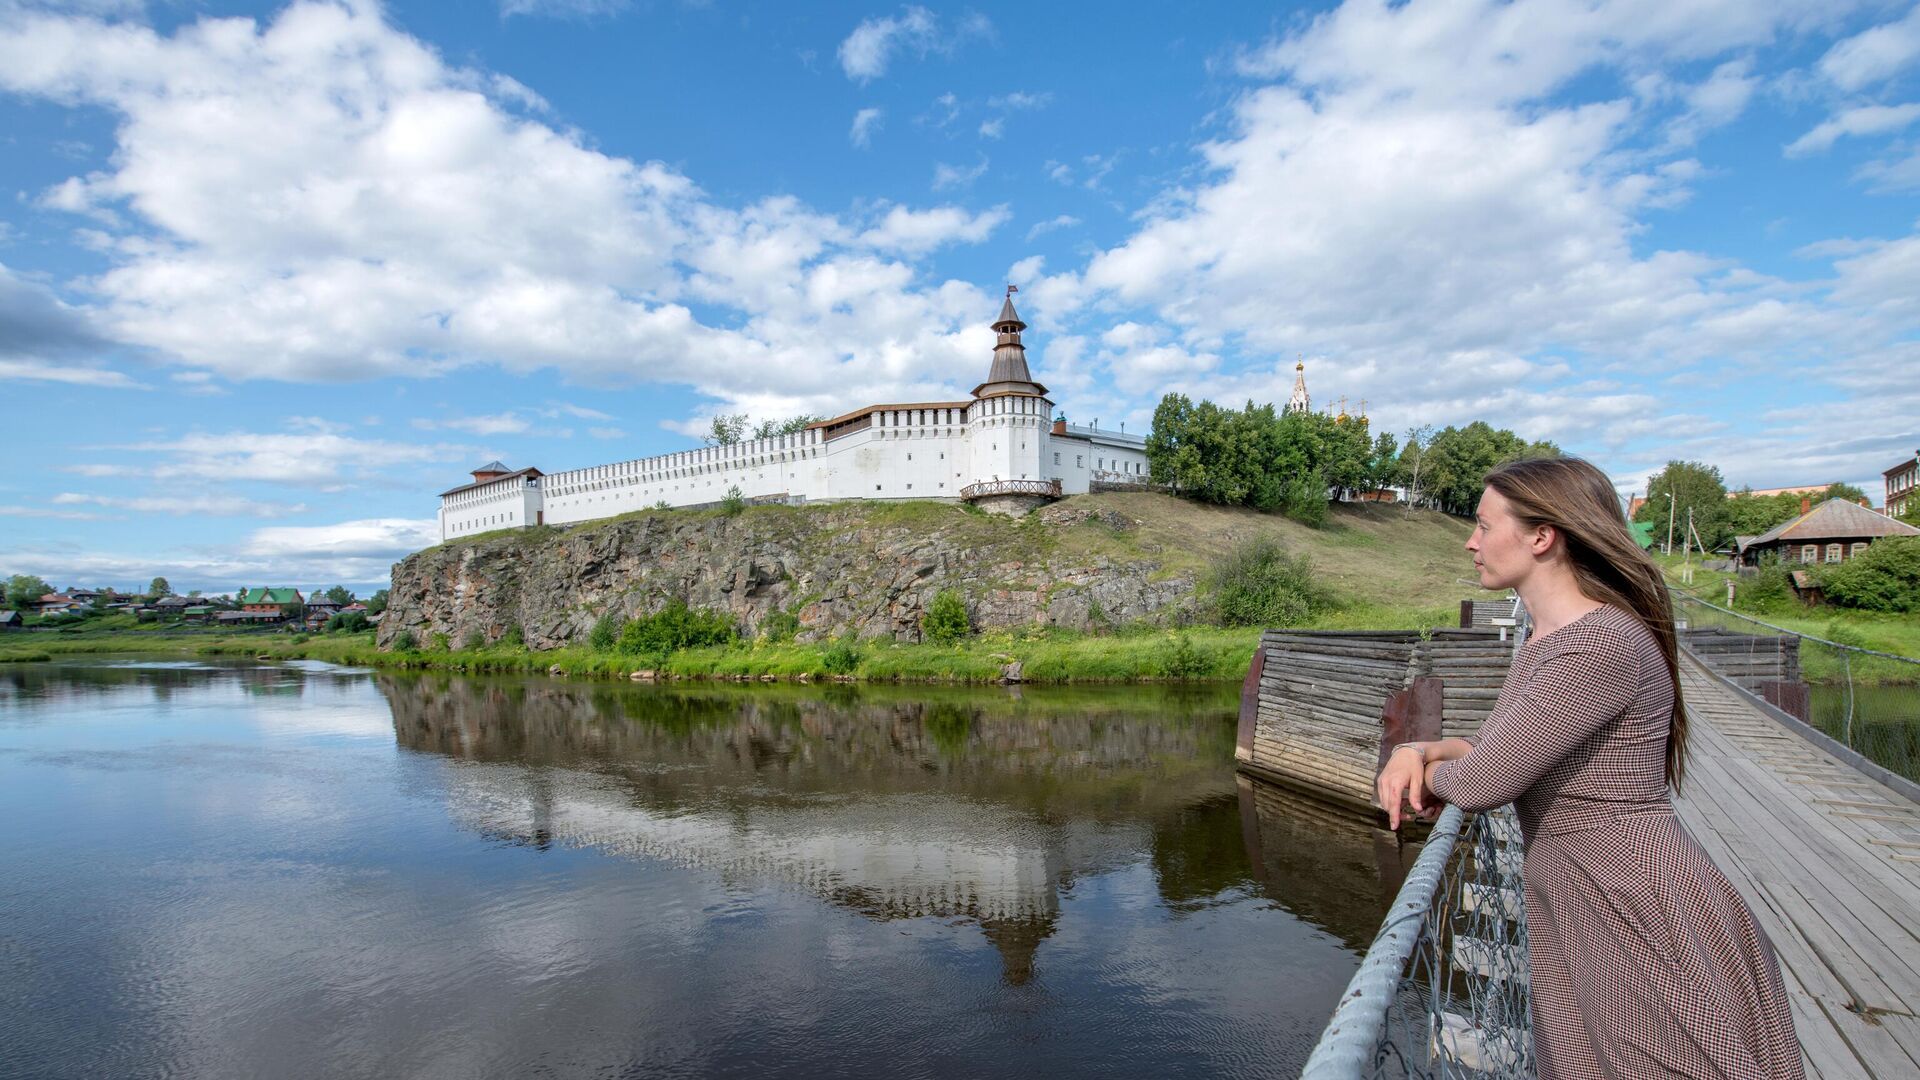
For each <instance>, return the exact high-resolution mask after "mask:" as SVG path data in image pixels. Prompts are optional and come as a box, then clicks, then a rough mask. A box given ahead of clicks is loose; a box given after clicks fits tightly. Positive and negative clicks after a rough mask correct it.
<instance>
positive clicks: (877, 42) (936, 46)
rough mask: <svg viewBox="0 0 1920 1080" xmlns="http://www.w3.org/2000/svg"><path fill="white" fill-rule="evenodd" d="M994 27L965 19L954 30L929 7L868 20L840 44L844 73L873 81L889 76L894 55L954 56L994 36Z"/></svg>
mask: <svg viewBox="0 0 1920 1080" xmlns="http://www.w3.org/2000/svg"><path fill="white" fill-rule="evenodd" d="M992 33H993V26H992V24H991V23H989V22H988V21H987V20H986V17H985V16H981V15H973V16H969V17H968V18H965V19H962V20H961V21H960V22H959V23H957V24H956V25H954V26H953V27H952V28H947V27H945V26H943V25H942V24H941V22H940V18H939V16H937V15H935V14H934V13H933V12H931V11H928V10H927V9H926V8H923V7H919V6H911V7H907V8H905V9H903V10H902V11H901V12H900V14H899V15H885V16H880V17H877V18H872V19H867V20H865V21H863V22H861V23H860V25H858V26H856V27H854V28H853V32H852V33H850V34H848V35H847V38H846V40H845V41H842V42H841V43H840V53H839V55H840V70H842V71H844V72H846V75H847V78H849V79H853V80H855V81H856V82H862V83H865V82H871V81H873V80H874V79H877V78H879V77H880V76H882V75H885V74H886V73H887V67H888V65H890V64H891V63H892V62H893V57H894V54H896V53H900V52H911V53H913V54H914V55H916V56H920V57H923V58H924V57H925V56H927V55H928V54H930V53H942V54H951V53H952V52H953V51H954V50H955V49H957V48H959V46H960V45H961V44H963V43H965V42H966V41H969V40H973V39H977V38H984V37H990V36H991V35H992Z"/></svg>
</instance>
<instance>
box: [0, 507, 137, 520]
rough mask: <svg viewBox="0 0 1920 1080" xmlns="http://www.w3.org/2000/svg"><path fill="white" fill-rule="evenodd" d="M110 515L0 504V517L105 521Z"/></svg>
mask: <svg viewBox="0 0 1920 1080" xmlns="http://www.w3.org/2000/svg"><path fill="white" fill-rule="evenodd" d="M110 516H111V515H108V514H95V513H90V512H88V511H85V510H54V509H51V508H49V507H45V506H0V517H25V518H52V519H54V520H57V521H106V520H108V519H109V517H110Z"/></svg>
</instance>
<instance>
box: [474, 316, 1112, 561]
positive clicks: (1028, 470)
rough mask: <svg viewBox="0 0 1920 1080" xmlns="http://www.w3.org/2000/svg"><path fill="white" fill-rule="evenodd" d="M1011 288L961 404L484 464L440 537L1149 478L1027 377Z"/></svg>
mask: <svg viewBox="0 0 1920 1080" xmlns="http://www.w3.org/2000/svg"><path fill="white" fill-rule="evenodd" d="M1013 291H1014V290H1013V289H1011V288H1009V289H1008V292H1007V299H1006V302H1005V303H1003V304H1002V305H1001V307H1000V317H999V318H998V319H995V320H994V323H993V330H994V334H995V343H994V347H993V361H992V364H991V366H990V367H989V368H988V369H987V377H986V379H985V380H984V381H983V382H981V383H980V385H978V386H976V387H974V388H973V393H972V394H971V395H970V396H969V397H968V398H967V399H965V400H963V401H916V402H905V403H901V404H891V405H867V406H864V407H862V408H858V409H855V410H853V411H852V412H848V413H843V414H841V415H839V416H836V417H833V418H832V419H830V420H822V421H820V422H818V423H815V424H813V425H810V426H809V427H807V428H805V429H804V430H802V431H800V432H797V433H795V434H792V435H781V436H777V437H774V438H769V439H751V440H746V441H742V442H737V443H730V444H727V445H723V446H708V447H703V448H701V449H698V450H683V451H680V452H678V453H673V454H661V455H659V456H656V457H648V458H636V459H634V460H631V461H620V462H614V463H612V464H607V465H591V466H588V467H586V468H582V469H570V470H568V471H566V472H557V473H543V472H541V471H540V470H539V469H533V468H527V469H509V468H508V467H507V466H506V465H504V464H502V463H500V462H498V461H491V462H488V463H487V464H485V465H483V466H481V467H480V468H478V469H475V470H474V472H473V481H472V482H471V483H466V484H461V485H460V486H459V487H456V488H452V489H451V490H448V491H444V492H442V493H441V494H440V538H441V540H443V541H445V540H452V539H456V538H458V537H462V536H472V535H475V534H477V533H482V532H489V531H492V530H495V529H510V528H522V527H525V526H529V525H567V524H572V523H574V522H580V521H591V520H594V519H596V518H607V517H613V516H614V515H616V514H625V513H628V512H630V511H634V510H644V509H647V508H649V507H656V506H661V505H665V506H669V507H695V506H710V505H713V504H716V503H719V502H720V501H722V500H723V499H725V498H726V497H727V495H728V493H729V491H731V490H732V489H734V488H738V489H739V493H740V495H741V496H743V497H745V498H746V499H747V500H748V501H750V502H765V503H787V504H793V505H798V504H804V503H809V502H828V501H841V500H848V499H939V500H944V501H947V502H965V503H971V504H973V505H976V506H979V507H981V508H982V509H986V510H990V511H994V512H998V513H1015V514H1017V513H1025V512H1027V511H1028V510H1031V509H1033V508H1034V507H1037V506H1040V505H1042V504H1044V503H1047V502H1049V501H1051V500H1053V499H1058V498H1061V497H1062V496H1066V495H1078V494H1085V493H1086V492H1088V491H1092V490H1095V488H1096V486H1097V485H1107V484H1141V483H1145V482H1146V481H1147V449H1146V446H1147V443H1146V439H1145V438H1144V437H1143V436H1140V435H1134V434H1130V433H1126V432H1119V431H1107V430H1101V429H1098V428H1093V427H1080V426H1077V425H1073V424H1069V423H1067V422H1066V420H1065V418H1064V417H1063V416H1060V415H1058V414H1056V412H1055V410H1054V403H1053V401H1052V400H1051V399H1050V398H1048V397H1047V388H1046V387H1045V386H1042V385H1041V384H1040V383H1038V382H1035V381H1034V378H1033V374H1032V372H1031V371H1030V370H1029V369H1028V367H1027V349H1026V346H1025V345H1024V344H1022V343H1021V340H1020V333H1021V331H1023V330H1025V329H1026V328H1027V324H1026V323H1024V322H1022V321H1020V315H1019V313H1018V312H1016V311H1015V310H1014V307H1013Z"/></svg>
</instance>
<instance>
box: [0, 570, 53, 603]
mask: <svg viewBox="0 0 1920 1080" xmlns="http://www.w3.org/2000/svg"><path fill="white" fill-rule="evenodd" d="M52 591H53V586H52V585H49V584H47V579H46V578H43V577H41V576H39V575H38V574H15V575H13V576H12V577H10V578H8V579H7V606H8V607H9V608H14V609H22V608H26V607H28V606H29V605H31V604H32V603H33V602H34V601H35V600H38V599H40V598H41V597H43V596H45V595H47V594H48V593H50V592H52Z"/></svg>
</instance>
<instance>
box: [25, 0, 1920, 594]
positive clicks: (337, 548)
mask: <svg viewBox="0 0 1920 1080" xmlns="http://www.w3.org/2000/svg"><path fill="white" fill-rule="evenodd" d="M1917 136H1920V9H1916V8H1915V7H1914V5H1912V4H1894V3H1875V2H1859V3H1848V2H1844V0H1777V2H1767V0H1695V2H1681V0H1547V2H1528V0H1519V2H1514V3H1504V2H1501V3H1496V2H1492V0H1450V2H1447V3H1434V2H1430V0H1414V2H1411V3H1403V4H1393V5H1388V4H1385V3H1380V2H1349V3H1345V4H1306V5H1274V6H1268V7H1260V6H1255V5H1249V4H1220V5H1191V6H1189V7H1187V8H1182V9H1178V10H1177V11H1176V10H1175V9H1170V8H1166V7H1164V6H1155V5H1118V6H1116V5H1093V4H1088V5H996V4H979V5H973V6H948V5H940V4H929V5H925V6H920V5H898V4H895V5H883V4H804V5H802V4H790V3H728V2H722V0H713V2H709V3H684V2H673V0H659V2H653V3H646V2H641V0H633V2H620V0H504V2H502V3H500V4H499V5H498V6H496V7H487V6H483V5H481V4H474V3H463V4H451V3H442V4H429V3H419V2H401V3H390V4H386V5H384V6H383V5H378V4H374V3H346V2H328V3H311V2H310V3H297V4H293V5H286V6H283V5H257V4H238V3H223V2H206V3H188V2H176V3H153V4H141V3H137V2H115V0H93V2H80V3H74V2H68V3H61V4H50V3H38V2H22V0H0V191H5V192H8V193H10V194H11V197H10V198H7V199H5V200H4V201H0V388H4V390H5V392H6V394H7V397H8V399H9V405H10V408H8V409H7V415H8V418H9V423H8V425H7V429H6V438H5V440H4V446H5V451H4V453H5V454H6V460H7V464H8V465H9V466H10V467H9V468H7V469H6V470H5V471H4V475H0V573H16V572H22V571H28V572H35V573H40V574H42V575H44V576H47V577H49V578H50V579H52V580H53V581H54V582H55V583H56V584H60V585H68V584H114V585H135V584H144V582H145V581H146V580H147V578H149V577H151V576H152V575H153V574H155V573H161V574H166V575H167V576H168V577H169V578H170V580H171V581H172V582H173V584H174V585H175V586H176V587H177V588H182V589H185V588H205V589H209V590H218V591H224V590H227V589H231V588H233V587H235V586H237V585H241V584H260V583H262V582H266V581H272V582H274V583H286V584H295V585H299V586H303V587H306V586H312V585H316V584H332V583H335V582H346V583H349V584H353V585H357V586H362V587H366V586H370V585H375V584H378V583H380V582H382V581H383V580H384V578H385V575H386V569H387V567H388V566H389V565H390V564H391V563H392V562H393V561H394V560H395V559H397V558H398V557H400V556H402V555H404V554H405V553H407V552H408V551H411V550H414V549H416V548H417V547H419V546H422V545H424V544H426V543H429V542H431V541H432V540H433V539H434V538H435V534H434V530H433V526H432V518H433V511H434V508H435V500H434V497H433V496H434V494H435V492H437V491H439V490H441V489H443V488H445V487H448V486H452V485H453V484H454V483H456V482H458V481H459V480H460V479H461V478H462V476H463V474H464V473H465V471H466V470H468V469H471V468H472V467H473V466H474V465H476V464H478V463H480V462H482V461H485V460H487V459H488V458H496V457H497V458H500V459H502V460H504V461H506V462H508V463H509V464H510V465H513V466H515V467H520V466H525V465H538V466H539V467H541V468H543V469H548V470H554V469H564V468H570V467H576V466H581V465H587V464H594V463H599V462H606V461H614V460H622V459H626V458H629V457H635V456H640V455H644V454H650V453H659V452H664V451H668V450H673V449H679V448H684V447H686V446H689V445H693V444H694V439H693V438H692V436H693V434H694V433H696V432H697V431H698V430H700V429H701V428H702V427H704V425H705V423H706V420H707V419H708V418H709V417H711V416H712V415H713V414H714V413H716V412H721V411H725V412H736V411H744V412H748V413H750V414H752V415H754V416H755V417H756V418H767V417H775V418H779V417H786V416H790V415H794V414H796V413H800V412H812V413H822V414H831V413H835V412H839V411H844V410H845V409H848V408H851V407H854V406H857V405H860V404H864V403H867V402H871V401H900V400H915V399H928V398H932V399H943V398H948V397H951V396H953V395H954V394H955V393H958V392H964V391H965V389H966V388H968V387H970V386H971V385H973V383H975V382H976V381H978V378H979V377H980V375H981V373H982V372H983V371H984V370H985V367H986V365H987V362H988V356H989V348H990V343H991V336H990V334H989V332H988V330H987V328H986V323H987V320H988V319H989V318H991V316H992V315H993V313H994V312H995V311H996V310H997V304H998V301H997V297H998V295H999V293H1000V290H1001V288H1002V286H1003V285H1004V284H1005V283H1006V282H1009V281H1011V282H1016V283H1018V284H1019V285H1020V286H1021V290H1022V291H1021V294H1020V300H1021V303H1022V313H1023V314H1024V315H1025V316H1026V317H1027V319H1028V320H1029V322H1031V323H1032V324H1033V330H1032V331H1031V332H1030V333H1029V338H1028V340H1029V347H1030V355H1031V357H1032V359H1033V362H1034V366H1035V370H1036V374H1037V375H1038V377H1040V378H1041V379H1042V380H1043V381H1045V382H1046V383H1047V384H1048V386H1049V387H1051V388H1052V390H1053V391H1054V397H1055V399H1056V400H1057V401H1058V402H1059V403H1060V405H1061V407H1062V408H1063V409H1064V410H1065V411H1066V412H1067V413H1068V415H1069V416H1070V417H1072V418H1073V419H1075V420H1076V421H1082V422H1084V421H1091V420H1093V419H1095V418H1098V419H1099V420H1100V421H1101V422H1102V423H1103V424H1105V425H1108V426H1112V425H1113V424H1115V423H1117V422H1120V421H1125V422H1126V424H1127V426H1128V427H1129V429H1133V430H1140V429H1144V428H1145V426H1146V424H1147V421H1148V418H1149V416H1150V415H1151V412H1152V409H1153V405H1154V403H1155V402H1156V401H1157V400H1158V398H1159V396H1160V395H1161V394H1163V393H1165V392H1167V391H1170V390H1178V391H1181V392H1184V393H1188V394H1191V395H1195V396H1206V397H1212V398H1215V399H1217V400H1223V401H1234V402H1238V401H1241V400H1244V399H1246V398H1248V397H1252V398H1255V399H1258V400H1274V399H1279V400H1284V398H1285V396H1286V391H1287V387H1288V386H1289V385H1290V384H1291V381H1292V364H1293V361H1294V358H1295V357H1296V356H1304V357H1305V358H1306V361H1307V364H1308V378H1309V383H1310V385H1311V387H1312V389H1313V391H1314V393H1315V395H1316V398H1317V399H1318V400H1319V401H1321V402H1328V401H1333V400H1337V399H1338V398H1340V397H1341V396H1345V397H1346V398H1347V399H1348V400H1349V403H1350V404H1352V405H1356V406H1357V404H1358V402H1359V401H1360V400H1362V399H1365V400H1366V401H1367V402H1368V410H1369V413H1370V414H1371V416H1372V418H1373V420H1374V422H1375V424H1376V426H1384V427H1386V428H1388V429H1391V430H1394V431H1396V432H1399V431H1403V430H1405V429H1406V428H1408V427H1410V426H1412V425H1414V424H1419V423H1433V424H1436V425H1445V424H1448V423H1461V422H1465V421H1468V420H1472V419H1487V420H1490V421H1492V422H1494V423H1496V424H1500V425H1503V426H1509V427H1513V428H1515V429H1516V430H1518V431H1520V432H1522V433H1523V434H1526V435H1528V436H1530V437H1534V438H1551V439H1554V440H1556V441H1558V442H1559V443H1560V444H1561V445H1562V446H1563V447H1566V448H1567V449H1569V450H1571V451H1574V452H1577V453H1581V454H1583V455H1586V456H1589V457H1591V458H1593V459H1594V460H1595V461H1597V462H1598V463H1600V464H1601V465H1602V466H1603V467H1604V468H1606V469H1607V470H1608V471H1609V472H1611V473H1612V474H1613V475H1614V476H1615V477H1616V479H1617V481H1618V482H1619V484H1620V486H1621V488H1622V490H1623V491H1625V490H1630V489H1632V488H1635V487H1637V486H1639V485H1641V484H1643V483H1644V479H1645V477H1646V475H1647V474H1648V473H1649V472H1650V471H1652V470H1654V469H1656V468H1658V467H1659V466H1660V465H1661V464H1662V463H1663V462H1665V461H1666V460H1667V459H1669V458H1673V457H1681V458H1690V459H1699V460H1705V461H1709V462H1712V463H1715V464H1717V465H1719V466H1720V467H1721V468H1722V469H1723V470H1724V471H1725V473H1726V474H1727V476H1728V477H1729V479H1730V480H1731V481H1732V482H1734V483H1735V484H1736V485H1737V484H1751V485H1753V486H1756V487H1767V486H1777V485H1785V484H1799V483H1813V482H1826V481H1831V480H1836V479H1845V480H1849V481H1852V482H1854V483H1857V484H1860V485H1862V486H1863V487H1867V488H1868V490H1869V491H1872V492H1874V493H1875V494H1876V495H1877V494H1878V492H1879V486H1878V479H1879V472H1880V470H1882V469H1884V468H1887V467H1890V466H1891V465H1893V464H1895V463H1896V462H1898V461H1899V460H1900V459H1901V458H1902V457H1903V456H1904V455H1907V454H1911V453H1912V452H1913V451H1914V450H1915V449H1916V447H1920V380H1917V379H1916V378H1915V373H1916V372H1920V339H1917V338H1916V331H1920V231H1916V224H1917V222H1920V198H1917V196H1920V137H1917Z"/></svg>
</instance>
